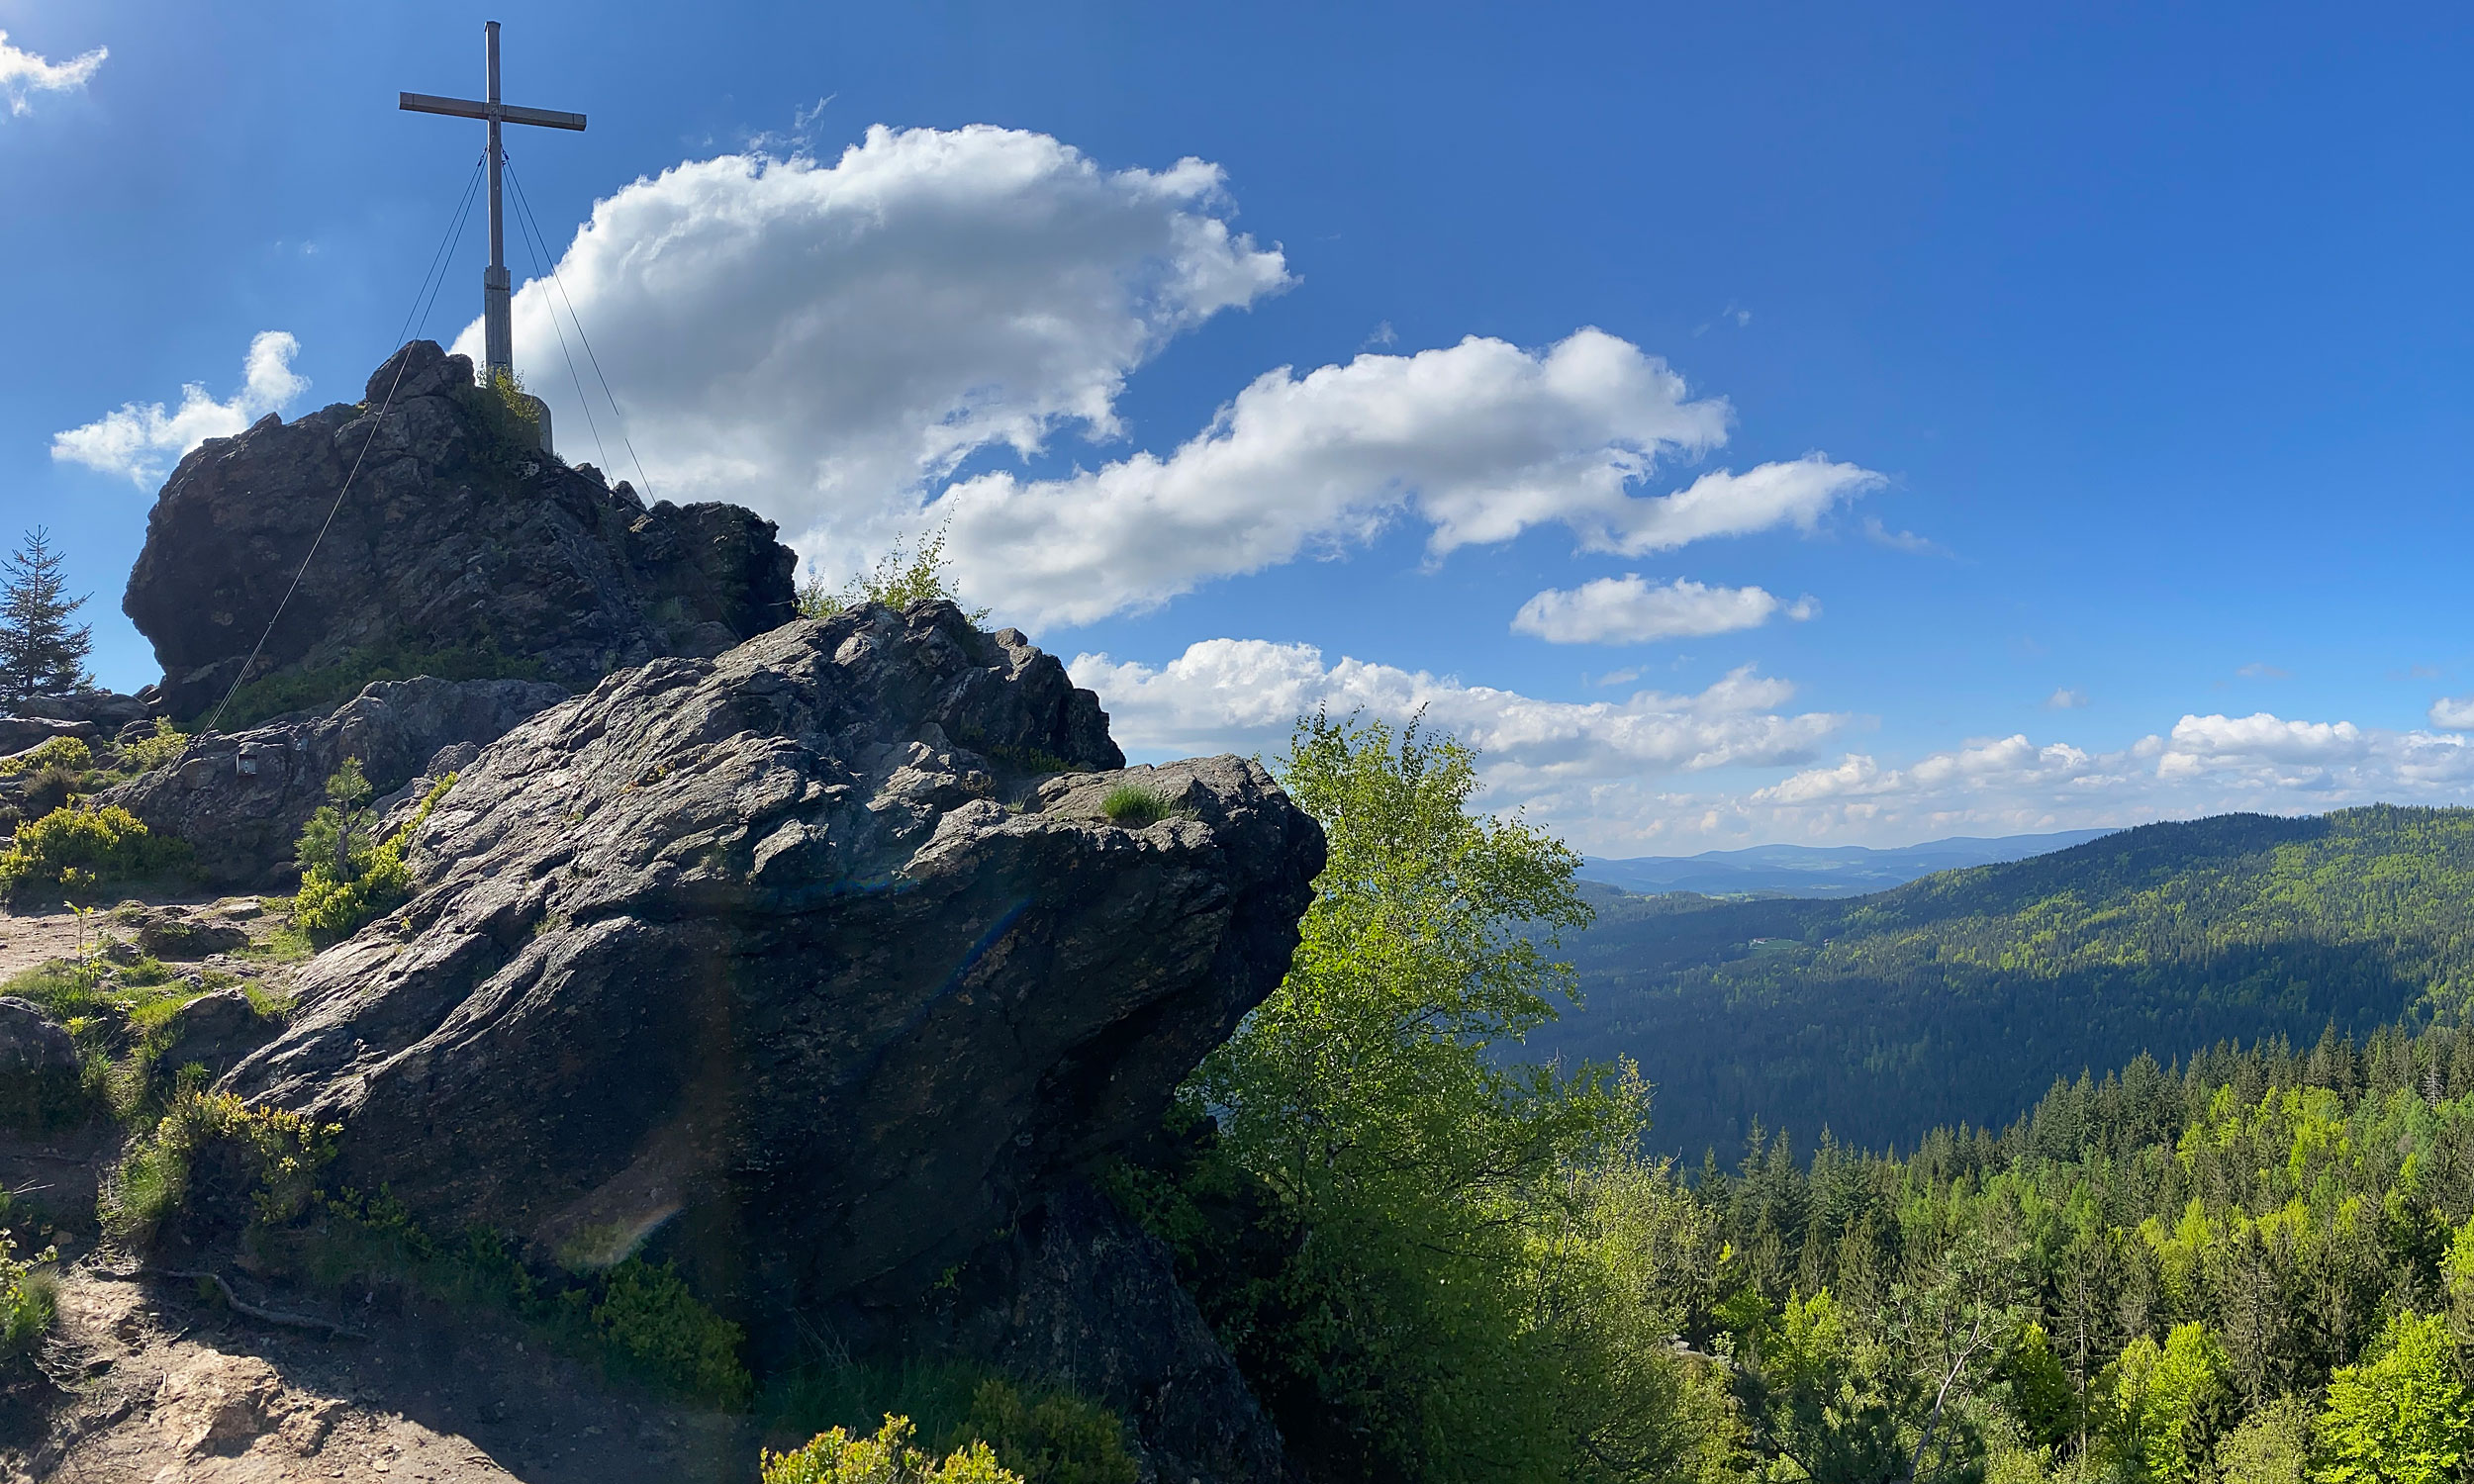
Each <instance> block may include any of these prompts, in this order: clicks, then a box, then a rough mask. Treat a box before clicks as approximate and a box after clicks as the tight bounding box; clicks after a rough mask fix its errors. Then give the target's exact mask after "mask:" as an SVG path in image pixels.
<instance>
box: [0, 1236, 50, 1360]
mask: <svg viewBox="0 0 2474 1484" xmlns="http://www.w3.org/2000/svg"><path fill="white" fill-rule="evenodd" d="M59 1257H60V1254H59V1252H58V1251H57V1250H56V1249H54V1248H48V1247H47V1248H45V1249H44V1250H43V1251H42V1252H37V1253H36V1254H35V1255H34V1256H32V1257H23V1258H22V1257H19V1256H18V1255H17V1241H16V1237H15V1234H13V1233H9V1232H0V1355H5V1356H10V1357H15V1356H19V1355H23V1354H25V1353H27V1352H28V1351H29V1350H32V1349H33V1348H34V1347H35V1345H36V1344H37V1343H38V1342H40V1341H41V1340H42V1339H43V1337H44V1336H46V1335H48V1334H50V1333H51V1321H52V1320H53V1319H54V1318H55V1317H57V1315H58V1313H59V1307H60V1306H59V1298H60V1288H59V1280H58V1279H57V1278H55V1277H53V1276H52V1274H51V1272H50V1266H51V1264H52V1263H54V1262H56V1261H58V1260H59Z"/></svg>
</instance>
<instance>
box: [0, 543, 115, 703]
mask: <svg viewBox="0 0 2474 1484" xmlns="http://www.w3.org/2000/svg"><path fill="white" fill-rule="evenodd" d="M66 560H67V559H66V557H64V556H63V555H62V554H61V553H60V552H58V551H56V550H54V549H53V548H52V545H51V533H50V532H49V531H48V530H47V529H45V528H44V527H43V526H40V525H38V526H36V527H35V528H34V529H33V530H30V531H28V532H27V533H26V544H25V545H24V546H21V547H19V548H18V549H17V550H16V551H14V552H12V553H10V555H9V558H8V561H7V563H6V565H5V568H0V688H5V689H6V690H7V692H8V694H9V695H11V696H19V697H24V696H41V695H46V694H49V693H55V692H60V691H83V690H89V689H92V687H93V686H94V677H93V676H91V675H89V674H87V673H86V657H87V656H88V655H89V654H91V653H92V652H93V650H94V630H93V628H92V627H91V626H90V625H87V624H82V623H80V624H74V625H72V624H71V623H70V622H69V619H70V617H71V616H72V615H74V614H75V613H76V611H77V610H78V609H79V608H81V607H83V606H85V604H86V599H85V598H84V597H79V598H70V597H68V596H67V593H68V580H67V578H66V577H65V576H64V575H63V574H62V572H61V570H60V569H61V566H62V564H63V563H64V562H65V561H66ZM88 596H91V595H88Z"/></svg>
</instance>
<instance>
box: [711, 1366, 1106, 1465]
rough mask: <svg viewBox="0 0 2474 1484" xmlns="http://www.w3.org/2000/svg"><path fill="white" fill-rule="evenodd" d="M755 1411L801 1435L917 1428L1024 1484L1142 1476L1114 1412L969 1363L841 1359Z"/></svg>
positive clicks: (795, 1373) (786, 1376) (782, 1382)
mask: <svg viewBox="0 0 2474 1484" xmlns="http://www.w3.org/2000/svg"><path fill="white" fill-rule="evenodd" d="M759 1413H760V1415H761V1416H762V1417H763V1419H764V1421H765V1426H766V1430H767V1431H768V1432H770V1433H773V1434H775V1435H777V1436H778V1435H780V1434H784V1433H788V1434H790V1435H791V1436H793V1437H797V1436H799V1435H801V1434H803V1433H812V1432H815V1431H816V1430H818V1429H822V1428H827V1427H841V1428H844V1429H850V1428H855V1427H861V1426H864V1425H865V1423H866V1420H867V1419H869V1418H882V1417H901V1418H904V1419H905V1420H909V1421H913V1422H915V1423H916V1424H917V1429H916V1431H917V1432H918V1434H919V1436H920V1437H921V1438H924V1439H926V1441H927V1442H928V1443H929V1444H930V1445H931V1447H932V1448H934V1449H939V1450H943V1451H948V1452H950V1451H952V1450H954V1449H957V1448H964V1447H968V1446H969V1445H970V1444H972V1443H975V1442H976V1443H986V1444H988V1445H989V1446H990V1447H992V1448H993V1449H995V1451H996V1454H997V1457H998V1458H999V1460H1000V1461H1002V1462H1003V1464H1004V1466H1005V1467H1007V1468H1009V1469H1012V1470H1014V1471H1015V1472H1017V1473H1019V1474H1020V1475H1021V1476H1022V1478H1023V1481H1024V1484H1131V1481H1132V1480H1134V1479H1135V1478H1136V1477H1138V1476H1139V1472H1140V1471H1139V1470H1138V1469H1137V1468H1136V1466H1135V1464H1134V1459H1133V1454H1132V1453H1131V1452H1130V1451H1128V1450H1127V1448H1126V1446H1125V1430H1124V1426H1123V1425H1122V1424H1121V1423H1120V1422H1119V1421H1118V1420H1117V1417H1116V1414H1114V1413H1112V1412H1110V1411H1109V1410H1108V1409H1107V1408H1105V1407H1103V1406H1101V1405H1099V1404H1098V1403H1096V1402H1094V1401H1091V1400H1089V1399H1088V1398H1085V1397H1081V1396H1077V1395H1075V1394H1074V1393H1073V1392H1070V1391H1064V1390H1047V1389H1041V1388H1035V1387H1024V1386H1022V1385H1020V1384H1018V1383H1016V1382H1015V1381H1013V1380H1011V1379H1009V1378H1007V1377H1005V1376H1002V1375H999V1374H996V1373H994V1372H992V1371H990V1370H989V1369H988V1368H987V1367H986V1366H983V1365H978V1364H974V1363H972V1362H970V1361H966V1360H955V1359H925V1358H920V1357H917V1356H912V1357H907V1358H904V1359H899V1360H874V1361H845V1362H842V1363H840V1364H828V1365H814V1366H808V1367H802V1368H800V1369H796V1370H791V1371H786V1372H783V1373H780V1374H777V1375H775V1376H774V1377H773V1378H772V1380H771V1381H770V1383H769V1384H768V1386H767V1388H766V1392H765V1397H764V1402H763V1405H762V1406H761V1407H760V1408H759Z"/></svg>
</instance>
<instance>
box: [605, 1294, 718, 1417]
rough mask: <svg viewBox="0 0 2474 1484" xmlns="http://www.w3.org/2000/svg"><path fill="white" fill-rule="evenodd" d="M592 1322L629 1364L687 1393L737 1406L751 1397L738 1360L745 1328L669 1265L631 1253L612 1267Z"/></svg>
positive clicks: (705, 1399)
mask: <svg viewBox="0 0 2474 1484" xmlns="http://www.w3.org/2000/svg"><path fill="white" fill-rule="evenodd" d="M593 1324H594V1327H595V1328H596V1329H597V1330H599V1331H600V1333H601V1337H602V1339H603V1340H604V1341H605V1342H606V1343H607V1344H608V1345H609V1346H610V1348H611V1349H612V1350H614V1351H615V1352H616V1353H617V1354H618V1355H621V1356H623V1357H625V1363H626V1365H627V1368H629V1369H632V1370H635V1371H637V1372H639V1373H641V1374H643V1375H645V1376H648V1377H650V1378H651V1379H653V1380H655V1381H658V1382H660V1383H662V1384H665V1385H668V1386H670V1387H671V1388H673V1389H674V1390H676V1391H678V1392H680V1393H681V1394H683V1395H686V1396H691V1397H695V1398H697V1399H698V1400H700V1401H705V1402H710V1403H712V1404H714V1406H717V1407H724V1408H728V1409H731V1410H734V1411H735V1410H737V1409H740V1408H743V1407H745V1406H746V1405H747V1403H748V1400H749V1398H750V1396H751V1395H752V1392H753V1383H752V1382H751V1381H750V1380H749V1379H748V1374H747V1367H746V1366H745V1365H744V1364H743V1363H741V1361H740V1360H739V1350H740V1348H741V1347H742V1346H743V1345H745V1344H746V1342H747V1335H746V1332H745V1331H743V1330H741V1329H740V1328H739V1327H738V1326H737V1325H734V1324H732V1323H730V1322H729V1321H728V1320H726V1319H723V1318H721V1317H720V1316H719V1315H717V1314H715V1313H714V1312H713V1311H712V1310H711V1309H708V1308H706V1307H705V1305H704V1304H703V1303H701V1302H699V1301H698V1300H697V1298H696V1295H695V1294H693V1293H691V1292H689V1291H688V1286H687V1284H686V1283H684V1282H682V1281H680V1278H679V1275H678V1274H677V1273H675V1272H673V1271H671V1269H670V1268H669V1266H668V1265H667V1264H664V1265H662V1266H659V1267H655V1266H652V1265H650V1264H647V1263H645V1262H641V1261H638V1260H635V1259H633V1258H630V1259H628V1260H626V1261H624V1262H620V1263H618V1265H617V1266H616V1267H614V1268H612V1269H611V1270H610V1274H609V1277H608V1278H607V1280H606V1281H605V1283H604V1285H603V1288H602V1296H601V1302H599V1303H597V1304H595V1305H594V1306H593Z"/></svg>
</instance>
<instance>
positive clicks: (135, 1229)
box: [98, 1088, 343, 1250]
mask: <svg viewBox="0 0 2474 1484" xmlns="http://www.w3.org/2000/svg"><path fill="white" fill-rule="evenodd" d="M342 1132H343V1129H342V1126H341V1125H340V1124H324V1125H321V1124H316V1123H313V1122H311V1121H310V1120H309V1119H307V1118H304V1117H302V1116H301V1115H300V1114H297V1113H287V1112H284V1111H283V1110H281V1109H277V1108H251V1107H250V1106H248V1105H247V1104H246V1103H244V1102H243V1101H241V1099H240V1098H239V1097H238V1095H236V1094H233V1093H229V1092H224V1093H210V1092H204V1091H200V1090H197V1089H194V1088H190V1089H184V1090H183V1091H181V1092H180V1093H178V1094H177V1095H175V1096H174V1098H173V1099H172V1103H171V1106H170V1108H169V1109H168V1110H166V1111H165V1113H164V1114H163V1117H162V1118H161V1119H160V1120H159V1121H158V1122H157V1123H156V1124H155V1126H154V1127H153V1128H152V1129H150V1130H148V1131H147V1132H146V1133H145V1134H143V1136H141V1137H140V1138H139V1139H138V1140H137V1141H136V1142H135V1143H133V1144H132V1146H131V1147H130V1150H129V1152H128V1153H127V1154H126V1155H124V1156H123V1157H122V1158H121V1162H120V1164H119V1166H118V1167H117V1168H116V1169H115V1170H114V1171H113V1175H112V1178H111V1179H109V1180H108V1181H106V1183H105V1187H104V1191H103V1195H102V1199H101V1202H100V1205H99V1210H98V1214H99V1216H100V1217H101V1219H102V1222H103V1229H104V1231H105V1232H106V1233H107V1234H109V1235H110V1236H111V1237H113V1238H114V1239H116V1240H118V1241H120V1242H124V1243H126V1244H128V1245H129V1246H131V1247H134V1248H138V1249H141V1250H143V1249H145V1248H149V1247H151V1246H153V1245H154V1243H155V1242H156V1240H157V1239H158V1238H160V1237H161V1236H162V1235H163V1234H164V1231H165V1228H166V1225H167V1224H168V1223H170V1222H171V1221H172V1220H173V1219H174V1218H175V1217H176V1216H177V1215H179V1214H181V1212H182V1208H183V1206H184V1204H187V1203H189V1202H191V1201H192V1200H193V1199H195V1198H197V1197H199V1196H201V1195H205V1196H207V1197H209V1198H210V1199H211V1200H212V1201H213V1202H214V1203H215V1204H217V1205H219V1206H229V1205H231V1204H232V1203H233V1202H234V1201H235V1200H236V1198H245V1200H246V1201H247V1202H248V1206H249V1210H248V1212H247V1215H248V1218H249V1220H250V1222H251V1223H253V1224H263V1225H275V1224H280V1223H284V1222H289V1221H291V1220H293V1219H294V1218H296V1217H298V1216H300V1215H301V1214H302V1213H303V1212H304V1211H305V1210H307V1209H308V1207H309V1205H310V1202H311V1198H312V1196H313V1195H314V1194H315V1193H316V1191H317V1188H318V1176H319V1172H320V1171H321V1170H323V1169H324V1168H325V1167H326V1165H327V1163H328V1161H329V1160H331V1159H333V1158H334V1152H335V1139H336V1137H337V1136H338V1135H340V1134H341V1133H342ZM210 1159H212V1160H213V1164H214V1166H215V1167H214V1168H213V1170H212V1174H213V1175H214V1177H215V1180H216V1182H217V1184H218V1186H219V1188H217V1189H215V1190H212V1191H207V1192H201V1191H200V1190H198V1189H197V1188H196V1186H197V1184H198V1179H199V1175H200V1173H201V1167H202V1166H203V1165H205V1164H206V1163H207V1162H208V1161H209V1160H210ZM201 1214H203V1215H204V1216H205V1217H206V1219H207V1220H209V1221H212V1220H214V1219H216V1218H218V1217H221V1216H224V1215H226V1214H228V1213H227V1212H226V1211H223V1210H216V1211H211V1212H206V1213H201Z"/></svg>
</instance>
